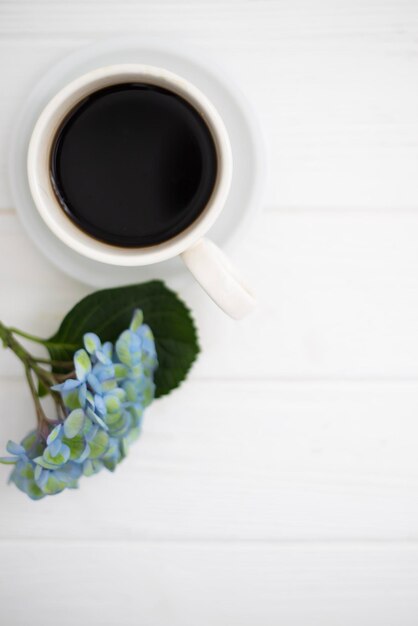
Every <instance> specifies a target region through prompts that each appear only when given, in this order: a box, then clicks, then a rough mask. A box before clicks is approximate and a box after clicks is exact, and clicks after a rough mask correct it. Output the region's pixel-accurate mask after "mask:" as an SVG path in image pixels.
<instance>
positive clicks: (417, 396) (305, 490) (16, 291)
mask: <svg viewBox="0 0 418 626" xmlns="http://www.w3.org/2000/svg"><path fill="white" fill-rule="evenodd" d="M128 35H131V36H132V35H134V36H135V37H138V41H140V40H141V37H143V36H147V37H153V36H155V37H161V36H162V37H163V39H169V40H170V41H173V42H174V41H177V42H178V46H179V49H181V46H182V44H183V42H184V43H185V44H189V45H191V46H195V47H196V49H197V50H202V52H203V53H204V54H206V55H207V56H209V57H210V58H212V60H213V61H214V62H218V63H220V64H221V65H222V67H223V68H224V69H225V71H227V72H228V71H229V72H230V73H231V76H232V77H233V78H234V79H235V81H236V82H237V83H238V84H239V85H240V86H241V88H242V90H243V91H244V92H245V93H246V94H248V96H249V97H250V99H251V100H252V102H253V105H254V106H255V108H256V111H257V113H258V115H259V117H260V121H261V123H262V127H263V129H264V134H265V137H266V144H267V150H268V160H269V164H270V177H269V182H268V185H267V189H266V197H265V200H264V205H265V207H266V208H267V210H266V211H265V212H264V213H263V214H261V215H260V217H259V219H258V220H257V223H256V224H255V225H254V227H253V228H252V229H251V231H250V232H249V233H248V236H247V238H246V240H245V241H243V242H242V244H241V245H240V246H239V247H237V248H235V249H234V250H232V251H231V255H232V257H233V260H234V261H235V263H236V264H237V266H238V267H240V268H241V270H242V272H243V273H244V274H245V275H247V277H248V279H249V281H250V282H252V283H253V284H254V286H255V287H256V291H257V293H258V299H259V308H258V310H257V312H256V313H255V315H254V316H253V317H251V318H249V319H248V320H246V321H245V322H243V323H241V324H235V323H233V322H231V321H229V320H227V319H226V318H225V317H224V316H223V315H222V314H221V313H219V312H218V310H217V309H216V308H215V306H214V305H212V304H211V303H210V302H209V301H208V299H207V298H206V296H205V295H204V294H203V293H202V292H201V291H200V289H199V288H198V286H197V285H195V284H194V283H193V282H192V281H189V282H186V281H185V280H183V279H181V280H178V281H173V282H172V284H171V286H172V287H173V288H174V289H178V290H179V292H180V294H181V296H182V297H183V298H184V299H185V300H186V301H187V302H188V303H189V305H190V306H191V307H192V309H193V311H194V314H195V316H196V319H197V323H198V326H199V329H200V337H201V343H202V347H203V352H202V355H201V357H200V359H199V361H198V363H197V364H196V367H195V368H194V369H193V372H192V375H191V377H190V380H189V381H188V383H187V384H186V385H185V386H184V387H182V389H180V390H179V391H177V392H175V393H174V394H173V395H172V396H170V397H168V398H166V399H165V400H162V401H159V402H156V403H155V404H154V405H153V406H152V407H151V408H150V409H149V411H148V412H147V415H146V419H145V423H144V431H143V435H142V437H141V440H140V441H138V442H137V443H136V444H135V446H134V447H133V448H132V450H131V454H130V455H129V457H128V458H127V459H126V460H125V461H124V463H123V464H122V465H121V466H120V467H119V468H118V470H117V473H116V474H115V475H110V474H107V473H102V474H100V475H98V476H96V477H94V478H91V479H85V480H84V481H83V484H82V488H81V489H80V490H78V491H74V492H68V493H65V494H62V495H60V496H59V497H58V498H49V499H47V500H45V501H41V502H38V503H32V502H30V501H29V500H27V499H26V498H25V496H23V495H22V494H20V493H19V492H18V491H17V490H16V489H15V488H14V487H12V486H7V485H6V480H7V475H8V471H9V470H8V468H5V467H4V466H0V502H1V506H0V509H1V515H0V559H1V561H2V563H3V567H1V568H0V624H1V625H2V626H3V624H4V625H5V626H6V625H7V626H27V624H29V623H30V624H32V625H33V626H52V624H54V626H55V624H56V623H57V622H58V623H59V624H60V625H62V626H69V625H70V624H71V626H72V625H73V624H74V623H78V624H81V625H84V624H91V625H92V626H107V625H109V626H110V625H112V626H113V624H116V623H117V624H121V626H130V625H131V624H132V625H133V624H135V626H136V625H137V624H141V626H166V625H167V624H168V623H170V624H172V625H173V626H177V625H178V626H180V625H181V626H189V625H190V626H191V625H192V624H193V626H194V625H195V624H199V625H201V626H213V625H214V624H216V625H217V626H255V625H258V624H262V625H263V626H276V625H277V624H284V625H285V626H306V624H309V625H310V626H352V625H353V624H356V626H395V625H396V626H398V625H401V626H416V624H417V619H418V603H417V593H416V581H417V576H418V534H417V528H418V504H417V498H416V493H417V487H418V460H417V454H416V450H417V440H418V419H417V416H418V246H417V241H418V213H417V208H418V187H417V185H416V172H417V169H418V122H417V110H418V88H417V79H416V76H417V58H418V37H417V35H418V4H417V2H416V1H415V0H350V1H349V2H348V1H346V0H337V1H335V0H315V2H312V1H311V0H292V1H290V0H211V1H210V0H198V1H195V0H174V1H172V0H141V1H138V0H122V1H121V2H115V1H114V0H84V1H81V0H74V1H72V2H69V1H68V0H53V1H52V0H35V1H32V2H29V1H28V0H13V1H10V0H8V1H4V0H3V1H2V2H0V70H1V75H2V85H3V89H2V92H1V95H0V287H1V289H0V317H1V318H2V320H4V321H5V322H6V323H9V324H14V325H17V326H20V327H22V328H24V329H26V330H28V331H31V332H33V333H35V334H40V335H43V336H47V335H49V334H51V333H52V332H53V331H54V330H55V329H56V327H57V325H58V324H59V321H60V319H61V318H62V315H63V314H64V313H65V312H66V311H67V310H68V309H69V308H70V307H71V306H72V305H73V304H74V303H75V302H76V301H77V300H78V299H79V298H81V297H82V296H83V295H85V294H86V293H88V292H89V291H90V289H89V288H88V287H86V286H85V285H83V284H82V283H81V282H77V281H75V280H72V279H70V278H68V277H66V276H65V275H64V274H62V273H61V272H59V271H58V270H56V269H55V268H54V267H53V266H51V264H50V263H49V262H47V261H46V260H45V259H44V258H43V257H42V255H41V254H40V253H39V252H38V251H37V250H36V249H35V248H34V247H33V245H32V244H31V242H30V241H29V239H28V238H27V236H26V235H25V234H24V232H23V230H22V228H21V226H20V225H19V223H18V221H17V218H16V215H15V213H14V208H15V207H14V206H13V199H12V197H11V193H10V188H9V184H8V179H7V163H8V156H9V153H10V146H11V137H12V128H13V124H14V122H15V120H16V115H17V112H18V110H19V108H20V107H21V106H22V105H23V103H24V101H25V99H26V98H27V96H28V94H29V92H30V90H31V89H32V88H33V86H34V85H36V83H37V81H38V80H39V78H40V77H41V76H42V75H43V74H44V73H45V72H46V71H47V70H48V68H49V67H51V65H52V64H54V63H55V62H57V61H58V60H60V59H61V58H63V57H64V56H66V55H67V54H69V53H71V52H72V51H74V50H77V49H79V48H80V47H81V46H84V45H86V44H89V43H92V42H95V41H98V40H104V39H106V38H108V37H115V36H128ZM139 280H140V277H139ZM0 406H1V407H2V410H1V416H0V454H2V451H3V449H4V445H5V443H6V441H7V439H9V438H14V439H19V438H20V437H21V436H23V435H24V434H25V433H26V432H27V430H28V429H29V428H31V426H32V424H33V409H32V406H31V399H30V397H29V394H28V391H27V389H26V387H25V384H24V381H23V378H22V372H21V368H20V365H19V364H18V363H17V361H16V360H15V359H14V358H13V355H10V354H8V353H7V352H6V351H3V350H0Z"/></svg>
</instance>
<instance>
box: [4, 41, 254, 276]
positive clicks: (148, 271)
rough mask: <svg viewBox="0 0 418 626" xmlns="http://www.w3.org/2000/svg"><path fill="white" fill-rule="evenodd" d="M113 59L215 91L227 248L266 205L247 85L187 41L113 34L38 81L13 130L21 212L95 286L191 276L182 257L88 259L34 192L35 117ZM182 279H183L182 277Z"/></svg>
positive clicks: (29, 227) (71, 269)
mask: <svg viewBox="0 0 418 626" xmlns="http://www.w3.org/2000/svg"><path fill="white" fill-rule="evenodd" d="M113 63H145V64H149V65H157V66H161V67H165V68H167V69H169V70H172V71H173V72H176V73H177V74H180V75H182V76H184V77H185V78H187V79H189V80H190V81H191V82H193V83H195V84H196V85H197V87H199V88H200V89H201V90H202V91H203V92H204V93H205V94H206V95H207V96H208V97H209V99H210V100H212V102H213V103H214V105H215V106H216V108H217V109H218V111H219V113H220V114H221V116H222V118H223V120H224V122H225V125H226V127H227V130H228V133H229V136H230V140H231V145H232V154H233V163H234V172H233V179H232V186H231V191H230V194H229V197H228V200H227V205H226V207H225V209H224V211H223V212H222V214H221V216H220V217H219V219H218V221H217V222H216V224H215V225H214V226H213V228H212V229H211V231H210V237H211V238H212V239H213V240H214V241H215V242H216V243H217V244H218V245H219V246H221V247H222V248H223V249H225V248H227V247H229V245H230V244H231V243H232V242H233V241H234V242H235V241H236V240H237V239H238V238H239V237H238V236H240V237H241V236H242V233H243V228H244V227H245V226H246V225H247V224H248V222H249V218H250V217H251V216H253V215H254V213H255V212H256V210H257V208H258V207H259V206H260V201H261V191H262V183H263V180H264V150H263V143H262V139H261V133H260V129H259V127H258V124H257V121H256V119H255V118H254V114H253V113H252V111H251V109H250V108H249V106H248V103H247V101H246V99H245V97H244V96H243V95H242V93H241V91H240V90H239V89H238V88H237V86H236V85H235V84H233V83H232V82H231V80H230V78H228V77H225V76H224V74H223V71H222V70H220V69H219V68H218V67H216V66H214V64H213V62H212V61H208V60H203V58H201V55H200V54H199V55H197V54H196V51H195V50H192V51H187V50H185V48H184V46H183V44H170V45H169V46H168V45H167V44H165V43H163V42H161V41H158V40H155V39H152V40H149V39H147V40H144V38H143V37H139V36H138V38H135V39H133V38H124V39H113V40H110V41H109V40H108V41H104V42H101V43H97V44H94V45H92V46H88V47H84V48H82V49H80V50H77V51H76V52H74V53H73V54H71V55H70V56H68V57H66V58H65V59H64V60H63V61H61V62H60V63H58V64H57V65H55V66H54V67H52V68H51V70H50V71H49V72H48V73H47V74H46V75H45V76H44V77H43V79H42V80H41V81H39V82H38V84H37V86H36V88H35V89H34V90H33V91H32V93H31V94H30V96H29V98H28V101H27V102H26V104H25V106H24V108H23V110H22V112H21V115H20V117H19V119H18V120H17V125H16V130H15V133H14V136H13V145H12V151H11V160H10V177H11V186H12V193H13V198H14V201H15V205H16V209H17V211H18V214H19V217H20V219H21V221H22V223H23V225H24V227H25V229H26V231H27V233H28V235H29V236H30V237H31V239H32V240H33V242H34V243H35V245H36V246H37V247H38V248H39V250H40V251H41V252H42V253H43V254H44V255H45V256H46V257H47V258H48V259H49V260H50V261H51V262H52V263H54V264H55V265H56V266H58V268H60V269H61V270H62V271H63V272H66V273H67V274H69V275H70V276H72V277H73V278H76V279H77V280H80V281H82V282H84V283H87V284H89V285H92V286H95V287H109V286H114V285H121V284H128V283H134V282H141V281H144V280H150V279H151V278H160V279H163V280H170V282H173V279H180V278H183V277H184V276H186V274H187V271H186V270H185V268H184V266H183V263H182V262H181V261H180V260H179V259H171V260H169V261H164V262H163V263H158V264H156V265H152V266H147V267H138V268H134V267H116V266H113V265H106V264H103V263H98V262H96V261H92V260H90V259H86V258H84V257H83V256H81V255H79V254H78V253H76V252H74V251H72V250H71V249H70V248H67V247H65V246H64V244H62V243H61V242H60V241H59V240H58V239H57V238H56V237H55V235H53V234H52V233H51V231H50V230H49V229H48V228H47V227H46V225H45V224H44V222H43V220H42V219H41V217H40V216H39V214H38V211H37V210H36V207H35V205H34V203H33V200H32V197H31V195H30V191H29V184H28V180H27V174H26V155H27V149H28V144H29V139H30V136H31V134H32V129H33V127H34V125H35V122H36V120H37V118H38V116H39V114H40V112H41V111H42V109H43V108H44V106H45V105H46V103H47V102H48V100H49V99H50V98H51V97H52V96H53V95H55V93H56V92H57V91H59V90H60V89H61V88H62V87H63V86H64V85H65V84H66V83H68V82H69V81H71V80H73V79H74V78H76V77H77V76H80V75H81V74H84V73H85V72H87V71H89V70H92V69H94V68H97V67H101V66H105V65H110V64H113ZM176 282H178V281H177V280H176Z"/></svg>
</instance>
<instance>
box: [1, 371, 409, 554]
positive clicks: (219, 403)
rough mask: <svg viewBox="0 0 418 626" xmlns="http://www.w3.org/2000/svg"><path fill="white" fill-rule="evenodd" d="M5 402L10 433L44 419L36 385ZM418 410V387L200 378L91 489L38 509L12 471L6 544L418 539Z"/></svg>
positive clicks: (11, 390) (163, 403)
mask: <svg viewBox="0 0 418 626" xmlns="http://www.w3.org/2000/svg"><path fill="white" fill-rule="evenodd" d="M10 402H12V404H10ZM0 406H2V407H8V406H9V407H10V411H11V415H10V416H9V415H4V417H3V419H2V420H1V421H0V441H1V442H6V441H7V439H9V438H14V439H18V438H19V437H22V436H23V435H24V434H25V433H26V432H27V431H28V430H29V428H32V427H33V424H34V418H33V409H32V405H31V401H30V398H29V393H28V391H27V389H26V386H25V383H24V381H23V380H20V379H18V380H9V381H8V383H7V385H6V384H2V385H0ZM417 414H418V385H416V384H413V385H412V384H390V385H387V386H386V387H385V388H383V387H382V386H381V385H366V384H357V385H355V384H346V385H341V384H340V385H329V384H327V385H321V384H311V385H307V384H305V385H301V384H278V383H257V382H243V383H234V384H233V383H231V382H228V383H221V382H217V383H216V384H212V383H203V382H202V383H198V382H193V383H192V382H190V383H188V384H187V386H184V387H183V388H182V389H181V390H179V391H177V392H176V393H174V394H173V395H172V396H169V397H167V398H166V399H164V400H160V401H158V402H155V403H154V404H153V405H152V407H150V409H149V410H148V411H147V415H146V419H145V424H144V432H143V436H142V438H141V440H140V441H138V442H137V443H136V444H135V445H134V446H133V447H132V449H131V452H130V454H129V456H128V458H127V459H126V460H125V461H124V462H123V464H121V465H120V466H119V468H118V469H117V471H116V473H115V474H113V475H111V474H109V473H107V472H102V473H101V474H99V475H97V476H95V477H93V478H89V479H85V480H84V481H82V484H81V488H80V489H79V490H78V491H72V492H66V493H63V494H60V496H59V497H56V498H47V499H46V500H43V501H41V502H38V503H35V504H34V503H33V502H30V501H29V499H28V498H27V497H26V496H24V495H23V494H21V493H19V492H18V491H17V489H16V488H15V487H14V486H7V485H6V478H7V475H8V472H9V468H8V467H5V466H1V467H0V500H1V503H2V510H3V511H4V512H5V514H4V515H2V516H0V539H11V538H13V539H25V538H32V539H38V538H42V539H48V540H65V539H66V538H78V539H84V540H86V541H87V540H88V541H93V540H98V539H100V540H126V541H131V540H153V541H157V540H158V541H160V540H182V541H189V540H211V541H213V540H222V541H233V542H235V541H239V540H250V541H266V540H280V541H286V540H304V541H317V540H323V541H330V540H338V539H344V540H366V539H367V540H370V541H376V540H379V541H383V540H396V539H402V540H407V539H413V540H418V533H417V528H418V505H417V500H416V497H415V494H416V491H417V489H418V458H417V454H416V448H417V444H416V441H417V439H418V421H417ZM3 445H4V444H3Z"/></svg>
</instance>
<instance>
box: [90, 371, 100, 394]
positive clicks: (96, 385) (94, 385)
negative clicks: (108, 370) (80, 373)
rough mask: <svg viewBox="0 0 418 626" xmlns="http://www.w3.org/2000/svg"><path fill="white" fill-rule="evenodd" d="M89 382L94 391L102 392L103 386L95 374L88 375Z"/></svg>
mask: <svg viewBox="0 0 418 626" xmlns="http://www.w3.org/2000/svg"><path fill="white" fill-rule="evenodd" d="M87 382H88V384H89V385H90V387H91V389H92V390H93V391H94V393H102V386H101V384H100V382H99V379H98V378H97V376H96V375H95V374H93V373H91V374H89V375H88V376H87Z"/></svg>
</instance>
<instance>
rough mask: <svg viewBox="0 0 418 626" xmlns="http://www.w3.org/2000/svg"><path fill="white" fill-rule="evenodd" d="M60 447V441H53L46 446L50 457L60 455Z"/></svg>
mask: <svg viewBox="0 0 418 626" xmlns="http://www.w3.org/2000/svg"><path fill="white" fill-rule="evenodd" d="M61 446H62V442H61V439H54V441H53V442H52V443H51V444H49V445H48V452H49V454H50V455H51V456H52V457H56V456H57V454H59V453H60V450H61Z"/></svg>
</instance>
